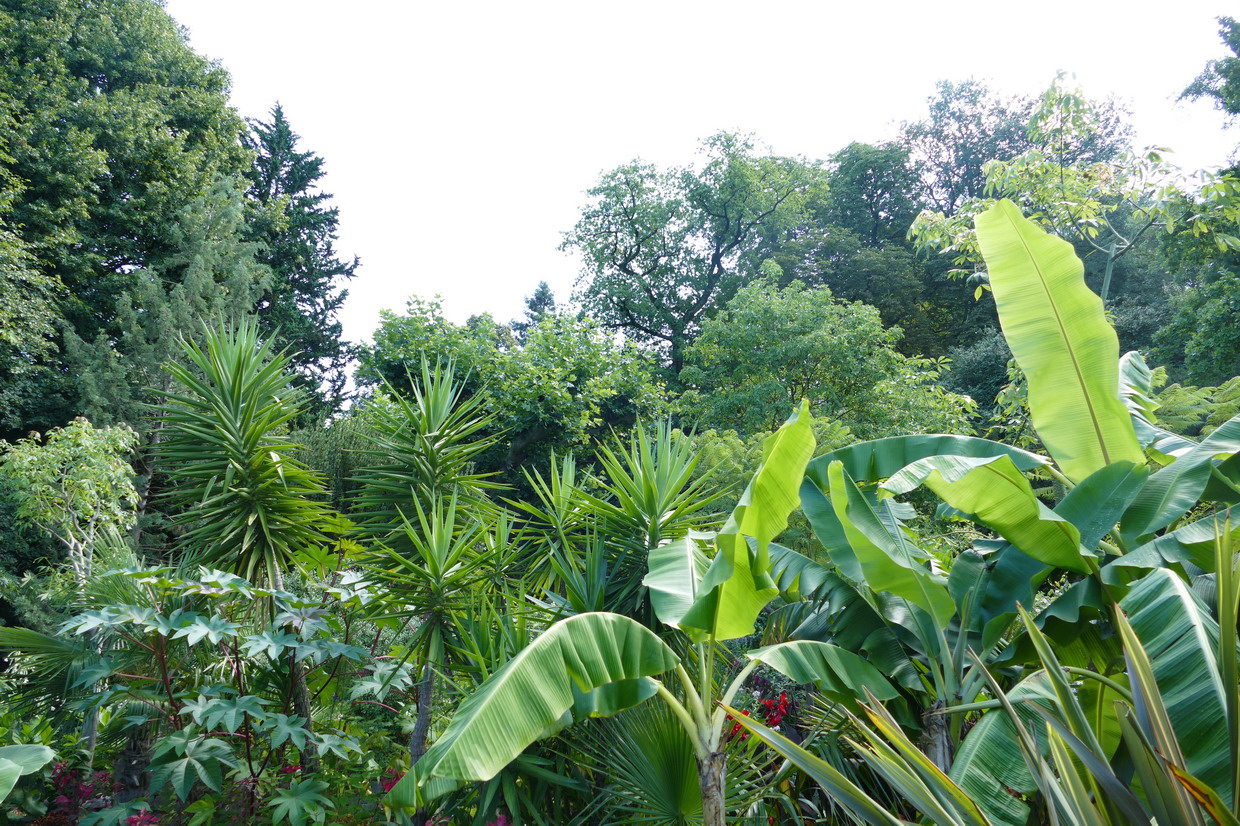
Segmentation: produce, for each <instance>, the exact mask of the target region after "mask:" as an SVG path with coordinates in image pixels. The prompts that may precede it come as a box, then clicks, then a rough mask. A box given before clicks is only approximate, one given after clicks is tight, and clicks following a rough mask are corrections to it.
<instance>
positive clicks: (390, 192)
mask: <svg viewBox="0 0 1240 826" xmlns="http://www.w3.org/2000/svg"><path fill="white" fill-rule="evenodd" d="M1229 5H1231V4H1228V3H1225V2H1214V0H1210V1H1209V2H1207V1H1206V0H1186V1H1185V0H1182V1H1181V2H1178V3H1175V4H1171V5H1167V4H1158V5H1157V6H1155V5H1153V4H1151V5H1149V6H1148V7H1145V9H1146V10H1142V8H1140V7H1138V6H1137V5H1135V4H1130V3H1115V2H1097V1H1096V0H1076V2H1061V1H1060V0H1044V2H1040V3H1036V4H1031V3H997V2H994V1H993V0H991V2H984V3H983V2H926V0H922V2H895V1H894V0H885V1H883V0H880V1H879V2H849V3H840V2H828V0H819V2H794V0H767V2H764V3H755V2H747V3H739V2H727V1H726V0H712V2H698V0H692V1H690V0H683V1H682V2H677V0H663V2H645V0H625V2H611V3H604V2H597V0H595V2H590V0H576V1H575V2H562V3H561V2H530V1H529V0H527V2H513V1H512V0H508V2H493V1H488V2H434V3H431V2H426V1H425V0H415V2H410V3H398V2H395V0H351V1H350V2H341V0H244V1H243V0H167V8H168V11H169V12H170V13H171V14H172V16H173V17H174V18H176V20H177V21H178V22H180V23H181V24H182V25H183V26H185V27H186V28H187V29H188V30H189V35H190V43H191V45H192V46H193V47H194V49H195V50H197V51H198V52H200V53H202V54H205V55H206V56H208V57H210V58H213V59H217V60H219V61H220V62H221V63H223V65H224V66H225V67H226V68H227V69H228V70H229V71H230V72H231V74H232V78H233V102H234V104H235V105H236V107H237V108H238V110H239V111H240V112H241V114H242V115H244V116H246V117H258V118H264V117H265V116H266V113H267V112H268V110H269V109H270V107H271V106H272V104H274V103H275V102H276V101H277V100H278V101H280V102H281V103H282V104H283V105H284V109H285V113H286V115H287V117H288V119H289V121H290V123H291V124H292V126H293V129H294V130H295V131H296V132H297V133H298V134H300V135H301V136H302V142H301V147H302V148H303V149H308V150H312V151H314V152H316V153H318V154H319V155H321V156H322V157H323V158H325V160H326V169H327V177H326V179H325V182H324V188H325V189H326V191H329V192H331V193H333V194H334V195H335V204H336V205H337V206H338V207H339V208H340V218H341V220H340V241H339V245H338V246H339V249H340V251H341V252H342V253H344V254H346V255H354V254H356V255H358V256H360V258H361V266H360V267H359V269H358V276H357V278H356V279H354V281H353V282H352V283H351V284H350V286H349V292H350V298H349V302H348V303H347V305H346V306H345V309H344V312H343V315H342V319H343V321H344V324H345V334H346V337H347V338H349V339H351V340H355V341H356V340H363V339H368V338H369V337H370V334H371V332H372V331H373V329H374V327H375V325H376V323H377V321H378V312H379V310H380V309H383V308H387V309H392V310H398V311H399V310H401V309H403V308H404V305H405V301H406V300H407V299H408V297H409V296H410V295H411V294H420V295H424V296H431V295H435V294H439V295H442V296H443V300H444V304H445V308H446V311H447V313H448V315H449V317H451V318H454V319H456V320H458V321H463V320H464V319H465V318H466V317H467V316H469V315H471V314H473V313H476V312H490V313H492V314H493V315H495V316H496V317H497V318H498V319H500V320H506V319H509V318H513V317H515V316H518V315H520V313H521V309H522V301H523V297H524V296H526V295H528V294H529V293H531V292H532V291H533V289H534V287H535V285H536V284H537V283H538V281H539V280H546V281H548V282H549V283H550V284H551V286H552V288H553V289H554V290H555V292H556V296H557V298H559V299H567V298H568V297H569V294H570V293H571V290H572V284H573V281H574V279H575V278H576V275H577V272H578V263H577V262H576V261H575V260H574V259H573V258H572V257H570V256H568V255H566V254H564V253H561V252H559V251H558V250H557V246H558V245H559V243H560V238H561V233H562V232H563V231H564V230H567V229H569V228H570V227H571V226H572V225H573V223H574V222H575V220H576V216H577V214H578V212H579V210H580V207H581V205H582V203H583V202H584V200H585V196H584V191H585V190H586V189H588V188H589V187H590V186H591V185H592V184H593V183H594V182H595V180H596V179H597V178H598V176H599V174H600V173H601V172H602V171H604V170H607V169H610V168H612V167H615V166H617V165H619V164H621V163H624V162H625V161H628V160H631V159H633V158H635V157H641V158H643V159H645V160H647V161H652V162H655V163H658V164H662V165H673V164H683V163H687V162H690V161H692V160H693V158H694V156H695V152H696V149H697V144H698V142H699V141H700V140H701V139H702V138H704V137H706V136H708V135H711V134H713V133H715V132H717V131H719V130H721V129H729V130H740V131H746V132H752V133H754V134H756V135H757V137H758V139H759V142H760V144H761V145H764V146H769V147H770V148H771V149H773V150H774V151H775V152H777V153H779V154H790V155H792V154H796V155H804V156H807V157H810V158H825V157H827V156H828V155H830V154H832V153H833V152H836V151H838V150H839V149H841V148H842V147H843V146H845V145H847V144H848V143H849V142H851V141H854V140H859V141H868V142H874V141H880V140H884V139H888V138H891V137H893V136H894V135H895V132H896V130H897V128H898V126H899V123H900V122H901V121H907V120H916V119H919V118H921V117H922V116H924V114H925V110H926V98H927V97H929V96H930V95H931V94H932V93H933V92H934V83H935V81H936V80H939V79H950V80H963V79H965V78H968V77H976V78H980V79H985V80H987V81H988V82H989V83H990V84H991V86H992V87H993V88H995V89H997V90H1000V91H1002V92H1010V93H1024V94H1032V93H1037V92H1040V91H1042V90H1043V89H1045V88H1046V86H1047V85H1049V83H1050V81H1051V80H1052V79H1053V78H1054V76H1055V73H1056V71H1058V70H1061V69H1062V70H1065V71H1069V72H1073V73H1075V75H1076V77H1077V80H1078V81H1079V82H1080V84H1081V85H1082V86H1083V87H1084V90H1085V92H1086V93H1087V94H1088V95H1089V96H1091V97H1105V96H1107V95H1109V94H1112V93H1113V94H1116V95H1119V96H1120V97H1121V98H1123V99H1125V100H1126V101H1128V102H1129V104H1130V106H1131V107H1132V110H1133V122H1134V124H1135V126H1136V129H1137V139H1138V141H1139V142H1141V143H1143V144H1159V145H1163V146H1169V147H1171V148H1173V149H1175V150H1176V151H1177V157H1178V159H1179V162H1180V163H1181V164H1183V165H1185V166H1187V167H1190V168H1196V167H1201V166H1215V165H1218V164H1221V163H1223V162H1224V161H1226V160H1227V157H1228V155H1229V153H1230V152H1231V150H1232V149H1233V148H1234V147H1235V146H1236V144H1237V143H1238V142H1240V129H1232V130H1230V131H1226V132H1225V131H1224V129H1223V123H1224V122H1223V118H1222V116H1221V115H1220V114H1219V113H1217V112H1215V111H1213V110H1212V109H1211V108H1210V106H1209V105H1208V104H1206V103H1195V104H1177V103H1176V101H1175V98H1176V96H1177V95H1178V94H1179V92H1180V91H1181V90H1182V89H1183V88H1184V87H1185V86H1186V85H1187V84H1188V83H1189V82H1190V81H1191V80H1192V79H1193V78H1194V77H1196V76H1197V74H1199V73H1200V72H1201V70H1202V68H1203V66H1204V64H1205V62H1206V60H1208V59H1210V58H1212V57H1221V56H1223V54H1224V51H1223V46H1222V44H1221V42H1220V40H1219V37H1218V31H1217V29H1218V26H1217V24H1216V22H1215V18H1216V17H1218V16H1220V15H1224V14H1229V13H1230V14H1233V15H1234V14H1235V13H1236V11H1237V10H1236V9H1235V8H1234V7H1233V8H1228V6H1229Z"/></svg>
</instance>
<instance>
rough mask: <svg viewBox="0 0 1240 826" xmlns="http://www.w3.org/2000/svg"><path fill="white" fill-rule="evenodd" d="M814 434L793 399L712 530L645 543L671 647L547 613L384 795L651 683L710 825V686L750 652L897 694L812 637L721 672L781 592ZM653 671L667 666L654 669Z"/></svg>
mask: <svg viewBox="0 0 1240 826" xmlns="http://www.w3.org/2000/svg"><path fill="white" fill-rule="evenodd" d="M813 448H814V437H813V434H812V432H811V430H810V418H809V411H808V406H807V405H803V406H802V408H801V410H800V411H798V412H797V413H794V414H793V415H792V417H791V418H790V419H789V420H788V422H787V423H785V424H784V426H783V427H782V428H780V430H778V431H777V432H776V433H775V434H773V435H772V436H771V438H770V439H769V440H768V441H767V443H766V446H765V450H764V459H763V462H762V465H761V466H760V467H759V469H758V470H757V472H756V474H755V475H754V477H753V479H752V481H751V482H750V484H749V487H748V488H747V490H746V492H745V494H744V495H743V496H742V497H741V499H740V502H739V503H738V504H737V506H736V509H735V510H734V511H733V512H732V514H731V516H730V517H729V519H728V521H727V523H726V524H725V525H724V527H723V528H722V529H721V530H720V531H719V532H718V533H717V534H713V535H704V534H691V535H690V536H688V537H686V538H684V539H682V540H679V541H676V542H670V543H667V544H665V545H661V546H659V547H656V548H654V549H651V550H650V552H649V561H648V574H647V576H646V578H645V584H646V586H647V587H648V588H649V589H650V597H651V602H652V605H653V610H654V613H655V615H656V616H657V617H658V618H659V620H660V621H661V622H662V623H663V624H664V625H666V626H668V627H669V629H670V633H672V634H674V635H675V636H676V637H678V639H675V640H673V643H675V646H676V647H673V645H669V644H668V643H667V642H664V640H662V639H660V637H659V636H658V635H657V634H656V633H655V632H653V631H651V630H650V629H649V628H647V627H646V626H644V625H642V624H641V623H639V622H637V621H636V620H633V619H631V618H629V617H625V616H622V615H619V614H612V613H605V612H592V613H584V614H578V615H576V616H572V617H569V618H567V619H564V620H561V621H559V622H557V623H555V624H553V625H551V626H550V627H549V628H547V629H546V630H545V631H544V632H543V633H542V634H541V635H540V636H539V637H538V638H537V639H535V640H534V641H533V642H532V643H531V644H530V645H529V646H528V647H526V648H525V649H523V650H522V651H520V652H519V653H518V654H517V655H516V656H514V657H513V658H512V659H511V660H510V661H509V662H508V663H507V664H505V665H504V666H503V667H502V668H500V669H499V670H498V671H496V672H495V673H494V674H493V675H492V676H491V677H490V678H489V679H487V680H486V681H485V682H484V683H483V684H482V685H481V686H480V687H479V688H478V689H477V690H476V691H475V692H474V693H473V694H471V695H470V696H469V697H467V698H466V699H465V700H464V702H462V703H461V706H460V708H459V709H458V710H457V713H456V716H455V717H454V718H453V719H452V721H451V722H450V723H449V725H448V727H447V729H446V730H445V731H444V732H443V733H442V734H441V735H440V737H439V738H438V740H437V741H436V742H435V743H434V745H432V746H431V747H430V748H429V749H428V750H427V752H426V753H425V755H423V757H422V759H421V760H420V761H419V762H418V764H417V765H416V767H415V768H414V770H413V771H411V772H409V774H407V775H406V776H405V778H403V779H402V780H401V782H400V783H398V784H397V785H396V786H395V787H394V788H393V789H392V790H391V792H390V793H389V794H388V797H387V798H386V800H385V802H386V803H387V804H388V805H390V806H392V807H396V808H407V807H412V806H416V805H418V804H419V803H424V802H425V801H426V800H428V799H432V798H434V797H436V796H437V795H439V794H442V793H444V792H446V791H448V790H450V789H452V788H455V787H456V786H457V785H459V784H461V783H464V782H469V781H475V782H477V781H486V780H488V779H490V778H491V777H493V776H494V775H495V774H497V773H498V772H499V771H501V770H502V769H503V768H504V767H505V766H506V765H507V764H508V763H510V762H511V761H512V760H514V759H515V758H517V757H518V756H519V755H520V754H521V753H522V751H524V749H525V748H526V747H527V746H529V745H530V744H531V743H533V742H535V741H537V740H539V739H541V738H543V737H545V736H548V735H550V734H553V733H555V732H557V731H559V730H560V729H562V728H563V727H565V726H567V725H569V724H571V723H572V722H573V721H575V720H579V719H582V718H584V717H587V716H596V717H597V716H610V715H613V714H616V713H618V712H619V711H621V710H623V709H626V708H629V707H632V706H634V705H636V704H637V703H640V702H642V701H644V700H647V699H650V698H652V697H656V696H657V697H658V698H659V699H660V700H661V701H662V702H664V703H666V705H667V707H668V709H669V710H670V712H671V714H672V716H673V717H674V719H675V720H676V721H677V723H678V724H679V725H680V726H681V728H683V730H684V732H685V734H686V735H687V736H688V738H689V741H690V743H691V744H692V747H693V752H694V758H695V760H696V764H697V770H698V785H699V787H700V789H701V793H702V811H703V823H704V824H707V826H721V824H723V823H724V822H725V821H724V799H725V798H724V789H725V784H726V764H725V753H724V750H723V749H724V737H725V723H726V720H727V715H726V712H725V711H724V710H723V708H721V707H716V700H722V701H724V702H731V700H732V698H733V697H734V696H735V694H736V692H737V691H738V690H739V688H740V687H741V685H742V684H743V683H744V681H745V679H746V678H747V677H748V675H749V673H750V672H751V671H752V670H753V669H754V668H755V667H756V666H757V665H758V664H759V663H763V664H765V665H767V666H769V667H771V668H774V669H776V670H778V671H780V672H782V673H784V674H786V675H787V676H789V677H791V678H792V679H794V680H796V681H797V682H804V683H815V684H817V685H818V686H819V688H820V689H822V690H823V691H825V692H826V693H827V694H828V695H829V696H834V697H838V698H839V699H841V700H844V701H848V700H849V699H850V698H852V697H856V696H862V693H863V691H865V690H869V691H871V692H872V693H873V694H874V695H875V696H877V697H880V698H884V699H891V698H893V697H895V696H896V691H895V688H894V687H893V686H892V685H891V684H890V682H889V681H888V680H886V679H885V678H884V677H883V676H882V675H881V674H880V673H879V672H878V670H877V669H876V668H874V667H873V666H872V665H870V664H868V663H866V662H865V661H864V660H863V659H862V658H861V657H859V656H858V655H856V654H854V653H852V652H850V651H846V650H843V649H842V648H839V647H838V646H834V645H830V644H827V643H822V642H816V641H794V642H788V643H783V644H777V645H772V646H764V647H761V648H757V649H754V650H751V651H749V652H747V653H746V655H745V656H746V659H747V660H748V662H747V664H746V665H745V666H744V667H743V668H741V669H740V672H739V673H738V674H737V675H736V676H735V677H734V678H733V679H732V680H731V681H730V682H729V683H727V684H726V685H724V686H722V687H721V686H720V684H719V677H720V676H721V675H722V674H723V673H724V671H725V670H726V668H727V665H728V663H727V661H726V660H725V659H724V656H723V654H722V653H721V651H722V649H721V648H720V645H719V643H721V642H723V641H725V640H731V639H737V638H740V637H746V636H750V635H752V634H753V632H754V626H755V623H756V621H757V619H758V616H759V614H760V612H761V611H762V610H763V609H764V608H765V607H766V605H767V604H768V603H769V602H770V601H771V600H772V599H773V598H774V597H775V596H776V595H777V594H778V593H779V589H778V587H777V586H776V585H775V582H774V581H773V580H772V578H771V566H770V554H769V546H770V543H771V540H772V539H774V537H775V536H776V535H778V534H779V533H780V531H782V530H783V529H784V527H785V526H786V525H787V518H788V515H789V514H790V513H791V512H792V510H793V509H794V508H795V507H796V504H797V489H798V486H799V484H800V481H801V477H802V475H803V473H804V469H805V465H806V463H807V461H808V460H809V457H810V456H811V454H812V452H813ZM678 652H680V653H678ZM664 674H670V675H672V677H671V679H670V680H668V681H666V682H665V681H664V680H660V679H659V676H660V675H664Z"/></svg>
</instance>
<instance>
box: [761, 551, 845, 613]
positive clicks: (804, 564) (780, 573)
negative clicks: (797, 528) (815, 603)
mask: <svg viewBox="0 0 1240 826" xmlns="http://www.w3.org/2000/svg"><path fill="white" fill-rule="evenodd" d="M767 553H768V554H769V555H770V559H771V579H773V580H775V587H777V588H779V595H780V596H781V597H783V598H784V599H786V600H789V601H796V600H799V599H804V598H811V599H812V598H816V597H817V596H818V592H819V590H820V589H822V588H824V587H829V586H830V585H831V584H832V583H833V580H835V579H838V577H836V575H835V572H834V571H832V570H831V569H830V568H828V567H827V566H826V565H823V564H822V563H821V562H817V561H815V560H813V559H810V558H809V557H808V556H804V555H803V554H799V553H797V552H796V551H794V550H792V549H791V548H785V547H784V546H783V545H777V544H776V543H774V542H772V543H771V544H770V546H769V548H768V549H767Z"/></svg>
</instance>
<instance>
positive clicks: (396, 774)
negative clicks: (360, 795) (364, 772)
mask: <svg viewBox="0 0 1240 826" xmlns="http://www.w3.org/2000/svg"><path fill="white" fill-rule="evenodd" d="M404 776H405V773H404V772H403V771H401V770H400V769H388V770H387V771H386V772H384V773H383V777H381V778H380V780H379V785H380V786H382V787H383V791H385V792H390V791H392V787H393V786H395V785H396V784H397V783H399V782H400V779H401V778H402V777H404Z"/></svg>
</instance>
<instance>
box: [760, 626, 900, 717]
mask: <svg viewBox="0 0 1240 826" xmlns="http://www.w3.org/2000/svg"><path fill="white" fill-rule="evenodd" d="M745 656H747V657H748V658H749V659H751V660H757V661H758V662H760V663H764V664H766V665H769V666H770V667H771V668H773V669H775V670H776V671H778V672H779V673H780V674H783V675H784V676H785V677H788V678H789V679H791V680H793V681H794V682H796V683H800V684H805V683H813V684H814V685H816V686H818V688H819V689H820V690H821V691H823V692H824V693H826V694H827V695H828V696H830V697H831V698H832V699H836V700H844V701H846V702H851V701H857V700H862V699H865V692H866V691H869V692H870V694H872V695H873V696H874V697H875V698H877V699H879V700H891V699H894V698H895V697H898V696H899V692H898V691H896V689H895V686H893V685H892V684H891V683H889V682H888V681H887V678H886V677H884V676H883V675H882V673H881V672H880V671H879V670H878V669H877V668H875V667H874V666H872V665H870V664H869V663H868V662H866V661H865V660H863V659H861V658H860V657H858V656H857V655H856V654H854V653H853V652H851V651H845V650H844V649H843V648H840V647H839V646H838V645H830V644H828V643H825V642H814V641H812V640H796V641H793V642H784V643H780V644H778V645H768V646H766V647H764V648H755V649H753V650H751V651H748V652H746V654H745Z"/></svg>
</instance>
